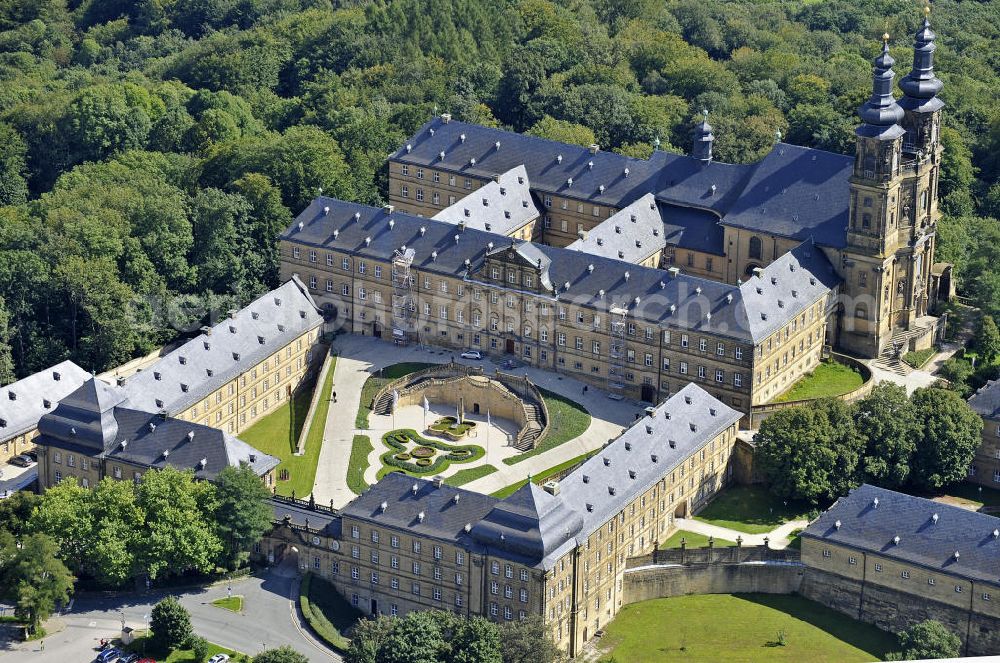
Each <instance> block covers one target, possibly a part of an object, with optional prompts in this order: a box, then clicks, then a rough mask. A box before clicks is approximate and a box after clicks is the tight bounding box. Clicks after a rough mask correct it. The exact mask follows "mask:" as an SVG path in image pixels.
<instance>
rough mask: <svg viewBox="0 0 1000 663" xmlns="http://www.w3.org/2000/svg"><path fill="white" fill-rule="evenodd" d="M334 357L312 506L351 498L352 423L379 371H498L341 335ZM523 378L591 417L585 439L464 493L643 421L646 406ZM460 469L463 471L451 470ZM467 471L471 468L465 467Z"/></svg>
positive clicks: (527, 371) (564, 379)
mask: <svg viewBox="0 0 1000 663" xmlns="http://www.w3.org/2000/svg"><path fill="white" fill-rule="evenodd" d="M333 351H334V352H335V353H336V354H337V355H338V357H337V367H336V370H335V371H334V376H333V392H334V393H336V394H337V400H336V401H334V402H331V403H330V411H329V414H328V415H327V420H326V426H325V428H324V434H323V449H322V451H321V452H320V457H319V463H318V467H317V468H316V483H315V487H314V490H313V494H314V495H315V498H316V501H317V502H320V503H322V504H329V503H331V501H332V504H333V506H334V507H335V508H340V507H343V506H344V505H345V504H347V503H348V502H349V501H351V500H352V499H353V498H354V496H355V495H354V493H353V492H352V491H351V490H350V488H348V487H347V469H348V468H347V464H348V461H349V459H350V457H351V446H352V444H353V439H354V435H355V432H356V431H355V428H354V423H355V419H356V416H357V412H358V407H359V406H360V404H361V389H362V387H363V386H364V383H365V380H367V379H368V378H369V377H370V376H371V375H372V374H373V373H375V372H376V371H378V369H380V368H383V367H385V366H391V365H392V364H398V363H401V362H424V363H438V364H443V363H447V362H449V361H456V362H458V363H462V364H467V365H469V366H481V367H482V368H483V369H484V370H485V371H486V373H487V374H490V373H492V372H493V371H494V370H495V369H496V368H498V366H497V365H496V364H494V363H492V362H491V361H490V360H488V359H487V360H484V361H475V360H470V359H462V358H460V357H459V356H458V354H459V353H458V352H454V353H452V352H451V351H448V350H444V349H441V348H433V347H428V346H416V345H415V346H407V347H400V346H394V345H393V344H392V343H390V342H386V341H382V340H379V339H376V338H372V337H370V336H355V335H344V336H338V337H337V338H336V339H335V341H334V346H333ZM509 372H512V373H516V374H518V375H526V376H527V377H528V379H530V380H531V381H532V382H534V383H535V384H536V385H538V386H540V387H543V388H545V389H548V390H549V391H553V392H555V393H557V394H559V395H561V396H565V397H566V398H569V399H570V400H572V401H575V402H576V403H578V404H579V405H582V406H583V407H584V408H585V409H586V410H587V411H588V412H589V413H590V415H591V418H592V419H591V424H590V426H589V427H588V428H587V430H586V431H584V433H583V435H581V436H580V437H578V438H576V439H575V440H570V441H569V442H566V443H565V444H562V445H560V446H558V447H556V448H555V449H552V450H550V451H548V452H546V453H543V454H538V455H537V456H533V457H532V458H530V459H528V460H525V461H523V462H521V463H518V464H516V465H506V464H504V463H502V462H501V463H499V464H496V463H494V466H495V467H497V470H498V471H497V472H495V473H493V474H491V475H489V476H486V477H483V478H482V479H478V480H476V481H474V482H471V483H469V484H466V486H465V488H468V489H470V490H476V491H480V492H487V493H488V492H494V491H496V490H499V489H501V488H504V487H506V486H508V485H510V484H512V483H516V482H517V481H520V480H522V479H525V478H526V477H527V476H528V475H529V474H532V475H535V474H538V473H540V472H542V471H544V470H547V469H549V468H551V467H553V466H555V465H559V464H560V463H563V462H565V461H567V460H571V459H573V458H576V457H577V456H581V455H583V454H585V453H589V452H591V451H593V450H595V449H599V448H600V447H601V446H602V445H604V444H606V443H607V442H608V441H609V440H612V439H614V438H616V437H617V436H618V435H619V434H621V431H622V430H623V429H624V428H625V426H627V425H628V424H630V423H631V422H632V421H634V420H635V419H636V417H638V416H642V413H643V410H644V408H645V405H644V404H641V403H638V402H636V401H631V400H627V399H626V400H624V401H615V400H612V399H610V398H608V396H607V393H606V392H604V391H602V390H600V389H596V388H594V387H588V389H587V391H586V392H584V390H583V387H584V383H583V382H580V381H578V380H574V379H573V378H571V377H568V376H565V375H560V374H558V373H553V372H551V371H545V370H541V369H537V368H532V367H527V366H524V367H519V368H516V369H514V370H512V371H509ZM358 432H360V433H362V434H370V435H371V437H372V442H373V443H376V442H377V441H378V440H377V436H378V431H376V430H372V431H358ZM453 467H455V468H456V471H457V469H462V466H461V465H455V466H453ZM466 467H471V465H466Z"/></svg>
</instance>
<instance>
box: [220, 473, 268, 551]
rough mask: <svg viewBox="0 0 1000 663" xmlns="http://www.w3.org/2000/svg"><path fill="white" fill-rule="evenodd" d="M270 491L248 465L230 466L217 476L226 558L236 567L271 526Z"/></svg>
mask: <svg viewBox="0 0 1000 663" xmlns="http://www.w3.org/2000/svg"><path fill="white" fill-rule="evenodd" d="M270 496H271V493H270V491H268V489H267V488H266V487H265V486H264V483H263V482H262V481H261V480H260V477H258V476H257V474H256V472H254V471H253V470H251V469H250V468H249V467H247V466H242V467H240V468H235V467H227V468H225V469H223V470H222V471H221V472H219V475H218V477H217V479H216V500H217V506H216V509H215V512H214V515H215V522H216V526H217V527H218V528H219V538H220V539H221V540H222V545H223V547H224V550H223V554H224V562H225V563H227V564H229V565H230V566H231V567H233V568H235V567H236V566H237V565H238V564H239V562H240V561H241V560H243V559H244V558H245V557H246V554H247V553H248V552H249V551H250V547H251V546H253V544H254V543H256V542H257V541H259V540H260V538H261V536H263V534H264V533H265V532H266V531H267V530H268V529H269V528H270V527H271V523H272V521H273V519H274V514H273V512H272V510H271V507H270V506H269V505H268V503H267V499H268V498H269V497H270Z"/></svg>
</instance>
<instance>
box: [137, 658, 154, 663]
mask: <svg viewBox="0 0 1000 663" xmlns="http://www.w3.org/2000/svg"><path fill="white" fill-rule="evenodd" d="M135 663H156V660H155V659H152V658H140V659H139V660H138V661H136V662H135Z"/></svg>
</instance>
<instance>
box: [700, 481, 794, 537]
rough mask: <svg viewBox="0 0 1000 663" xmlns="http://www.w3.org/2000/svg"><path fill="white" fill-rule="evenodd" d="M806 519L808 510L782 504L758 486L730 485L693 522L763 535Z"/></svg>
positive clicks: (792, 504)
mask: <svg viewBox="0 0 1000 663" xmlns="http://www.w3.org/2000/svg"><path fill="white" fill-rule="evenodd" d="M799 518H805V519H808V518H809V509H808V508H806V507H804V506H800V505H798V504H794V503H785V502H783V501H782V500H781V499H779V498H777V497H775V496H773V495H771V494H770V493H768V492H767V490H766V489H764V488H760V487H758V486H732V487H730V488H726V489H725V490H723V491H722V492H721V493H719V494H718V495H717V496H716V497H715V499H714V500H712V501H711V502H710V503H709V504H708V506H706V507H705V508H704V509H702V510H701V511H700V512H699V513H698V515H697V516H695V518H694V519H695V520H700V521H701V522H703V523H708V524H710V525H718V526H719V527H727V528H729V529H734V530H737V531H740V532H745V533H747V534H764V533H765V532H770V531H771V530H773V529H774V528H775V527H778V526H779V525H782V524H784V523H786V522H788V521H789V520H797V519H799Z"/></svg>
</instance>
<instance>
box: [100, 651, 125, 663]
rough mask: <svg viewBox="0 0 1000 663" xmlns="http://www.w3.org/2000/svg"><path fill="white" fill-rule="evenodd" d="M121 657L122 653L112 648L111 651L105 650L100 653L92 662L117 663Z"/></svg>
mask: <svg viewBox="0 0 1000 663" xmlns="http://www.w3.org/2000/svg"><path fill="white" fill-rule="evenodd" d="M121 655H122V653H121V652H120V651H119V650H117V649H115V648H114V647H112V648H111V649H105V650H104V651H102V652H101V653H100V654H98V655H97V658H95V659H94V660H95V661H97V663H111V662H112V661H117V660H118V659H119V658H121Z"/></svg>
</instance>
